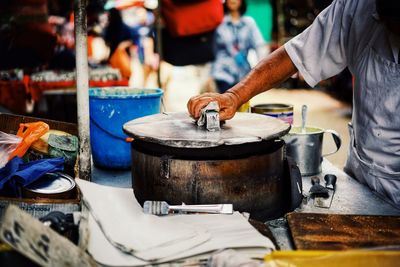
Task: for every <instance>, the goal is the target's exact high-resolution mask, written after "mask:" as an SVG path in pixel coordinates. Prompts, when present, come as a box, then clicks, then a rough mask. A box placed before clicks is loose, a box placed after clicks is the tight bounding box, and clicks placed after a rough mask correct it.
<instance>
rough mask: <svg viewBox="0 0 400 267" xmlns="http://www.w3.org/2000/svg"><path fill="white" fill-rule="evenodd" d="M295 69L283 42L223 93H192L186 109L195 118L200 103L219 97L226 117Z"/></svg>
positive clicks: (291, 73)
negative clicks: (193, 95)
mask: <svg viewBox="0 0 400 267" xmlns="http://www.w3.org/2000/svg"><path fill="white" fill-rule="evenodd" d="M296 72H297V69H296V67H295V65H294V64H293V62H292V60H291V59H290V57H289V55H288V54H287V52H286V50H285V48H284V47H283V46H282V47H280V48H279V49H277V50H276V51H274V52H273V53H271V54H270V55H269V56H267V57H266V58H265V59H263V60H262V61H260V63H258V64H257V66H256V67H255V68H254V69H252V70H251V71H250V73H249V74H248V75H247V76H246V77H245V78H243V79H242V80H241V81H240V82H239V83H238V84H236V85H235V86H233V87H232V88H230V89H229V90H228V91H226V92H225V93H224V94H216V93H208V94H203V95H199V96H195V97H192V98H191V99H190V100H189V102H188V105H187V106H188V110H189V113H190V115H191V116H192V117H193V118H195V119H197V118H199V117H200V112H201V109H202V108H203V107H205V106H206V105H207V104H208V103H210V102H211V101H218V104H219V107H220V119H221V120H228V119H230V118H232V117H233V116H234V115H235V112H236V110H237V109H238V108H239V107H240V106H241V105H242V104H244V103H246V102H247V101H249V100H250V99H251V98H252V97H253V96H255V95H257V94H259V93H261V92H264V91H267V90H269V89H271V88H273V87H275V86H277V85H279V84H280V83H282V82H283V81H285V80H286V79H288V78H289V77H290V76H292V75H293V74H294V73H296Z"/></svg>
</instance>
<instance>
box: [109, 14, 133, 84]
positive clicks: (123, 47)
mask: <svg viewBox="0 0 400 267" xmlns="http://www.w3.org/2000/svg"><path fill="white" fill-rule="evenodd" d="M104 40H105V42H106V44H107V45H108V46H109V48H110V56H109V62H110V64H111V66H112V67H113V68H117V69H119V70H120V71H121V75H122V76H123V77H124V78H126V79H129V78H130V77H131V74H132V70H131V57H130V52H129V50H130V48H131V46H132V41H133V35H132V32H131V30H130V28H129V27H128V25H126V24H125V23H124V22H123V20H122V16H121V12H120V11H119V10H117V9H115V8H112V9H110V10H109V13H108V25H107V27H106V28H105V33H104Z"/></svg>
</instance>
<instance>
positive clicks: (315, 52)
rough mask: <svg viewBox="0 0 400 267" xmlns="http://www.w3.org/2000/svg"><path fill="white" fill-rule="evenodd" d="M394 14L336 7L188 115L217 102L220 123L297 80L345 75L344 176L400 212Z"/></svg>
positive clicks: (343, 4) (359, 2)
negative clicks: (348, 86)
mask: <svg viewBox="0 0 400 267" xmlns="http://www.w3.org/2000/svg"><path fill="white" fill-rule="evenodd" d="M228 2H229V1H228ZM399 14H400V1H398V0H335V1H333V3H332V4H331V5H330V6H329V7H327V8H326V9H325V10H324V11H322V12H321V13H320V14H319V15H318V17H317V18H316V19H315V20H314V22H313V23H312V25H311V26H310V27H308V28H307V29H306V30H305V31H303V32H302V33H301V34H299V35H297V36H296V37H294V38H293V39H291V40H290V41H289V42H287V43H286V44H285V45H284V46H282V47H280V48H279V49H277V50H276V51H274V52H273V53H272V54H270V56H268V57H266V58H265V59H263V60H262V61H261V62H260V63H259V64H258V65H257V66H256V67H255V68H254V69H253V70H252V71H251V72H250V73H249V74H248V75H247V76H246V77H245V78H244V79H242V80H241V81H240V82H239V83H238V84H236V85H234V86H233V87H232V88H230V89H229V90H227V91H226V92H225V93H224V94H211V93H208V94H203V95H200V96H196V97H193V98H192V99H191V100H190V101H189V103H188V109H189V112H190V114H191V116H193V117H194V118H199V116H200V111H201V109H202V108H203V107H205V106H206V105H207V104H208V103H209V102H211V101H218V103H219V107H220V119H221V120H227V119H230V118H232V117H233V116H234V115H235V112H236V110H237V109H238V108H239V107H240V105H241V104H243V103H245V102H246V101H249V100H250V99H251V98H252V97H253V96H255V95H257V94H259V93H261V92H264V91H267V90H269V89H271V88H273V87H275V86H277V85H279V84H280V83H282V82H283V81H285V80H286V79H287V78H289V77H290V76H291V75H293V74H294V73H296V72H300V73H301V74H302V75H303V77H304V79H305V80H306V82H307V83H308V84H309V85H310V86H312V87H313V86H315V85H316V84H317V83H318V82H319V81H321V80H324V79H327V78H329V77H332V76H334V75H336V74H338V73H339V72H341V71H342V70H343V69H344V68H345V67H348V68H349V70H350V71H351V73H352V74H353V75H354V77H355V82H354V92H353V114H352V124H351V125H350V127H349V131H350V137H351V142H350V147H349V153H348V158H347V162H346V166H345V171H346V172H347V173H348V174H349V175H350V176H352V177H354V178H356V179H357V180H358V181H359V182H361V183H364V184H367V185H368V186H369V187H370V188H371V189H372V190H373V191H375V192H376V193H377V194H378V195H380V196H381V197H382V198H383V199H386V200H388V201H389V202H390V203H392V204H393V205H394V206H396V207H399V208H400V116H399V113H400V15H399ZM366 201H367V200H366Z"/></svg>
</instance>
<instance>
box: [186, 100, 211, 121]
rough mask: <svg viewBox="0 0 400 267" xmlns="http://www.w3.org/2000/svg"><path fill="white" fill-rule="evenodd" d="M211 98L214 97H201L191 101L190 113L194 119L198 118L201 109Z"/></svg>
mask: <svg viewBox="0 0 400 267" xmlns="http://www.w3.org/2000/svg"><path fill="white" fill-rule="evenodd" d="M213 100H214V99H213V98H211V97H202V98H200V99H197V100H195V101H193V104H192V105H191V108H190V114H192V116H193V117H194V118H195V119H198V118H199V117H200V112H201V109H202V108H204V107H205V106H207V105H208V103H210V102H211V101H213Z"/></svg>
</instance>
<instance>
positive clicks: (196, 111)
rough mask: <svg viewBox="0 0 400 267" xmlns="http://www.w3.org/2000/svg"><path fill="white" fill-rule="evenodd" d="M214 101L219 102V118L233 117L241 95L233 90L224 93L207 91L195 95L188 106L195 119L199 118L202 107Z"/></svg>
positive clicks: (227, 118)
mask: <svg viewBox="0 0 400 267" xmlns="http://www.w3.org/2000/svg"><path fill="white" fill-rule="evenodd" d="M212 101H217V102H218V105H219V118H220V120H221V121H224V120H229V119H231V118H232V117H233V116H234V115H235V113H236V110H237V109H238V108H239V106H240V101H239V97H238V96H237V95H236V94H234V93H232V92H229V91H227V92H226V93H224V94H217V93H206V94H202V95H198V96H194V97H192V98H191V99H190V100H189V102H188V104H187V108H188V111H189V113H190V115H191V116H192V117H193V118H194V119H198V118H199V117H200V113H201V109H202V108H204V107H205V106H207V105H208V103H210V102H212Z"/></svg>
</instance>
